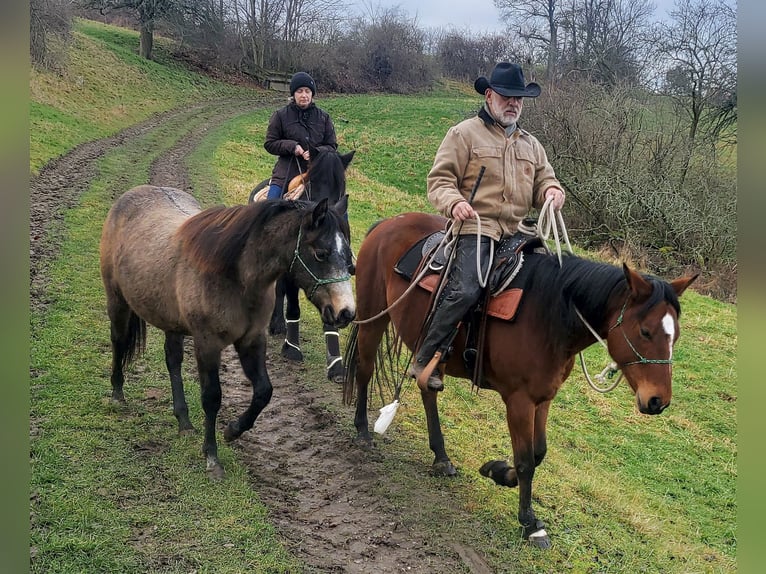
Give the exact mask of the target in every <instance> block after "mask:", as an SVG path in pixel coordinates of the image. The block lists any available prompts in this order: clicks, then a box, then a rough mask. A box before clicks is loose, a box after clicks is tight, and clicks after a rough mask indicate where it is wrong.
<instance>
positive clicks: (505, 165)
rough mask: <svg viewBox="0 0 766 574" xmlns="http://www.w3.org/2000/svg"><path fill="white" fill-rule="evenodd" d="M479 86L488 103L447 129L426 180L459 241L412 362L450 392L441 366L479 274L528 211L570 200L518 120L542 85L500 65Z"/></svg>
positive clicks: (427, 384)
mask: <svg viewBox="0 0 766 574" xmlns="http://www.w3.org/2000/svg"><path fill="white" fill-rule="evenodd" d="M474 88H475V89H476V91H477V92H479V93H480V94H483V95H484V106H483V107H482V108H481V109H480V110H479V113H478V115H477V116H475V117H473V118H470V119H467V120H464V121H462V122H460V123H459V124H457V125H455V126H453V127H452V128H450V129H449V131H448V132H447V134H446V136H445V137H444V140H443V141H442V143H441V145H440V146H439V149H438V150H437V152H436V156H435V158H434V163H433V167H432V168H431V171H430V173H429V174H428V179H427V187H428V200H429V201H430V202H431V203H432V204H433V206H434V207H435V208H436V209H437V210H438V211H439V213H441V214H442V215H444V216H445V217H448V218H450V219H451V220H452V233H454V234H456V235H457V236H458V238H459V240H458V241H456V242H455V243H454V253H453V255H452V262H451V265H450V267H449V268H448V269H447V270H446V271H445V273H446V282H445V284H444V286H443V288H442V289H441V290H440V292H439V293H438V294H437V300H436V301H434V310H433V312H432V314H431V317H430V323H429V324H428V325H427V326H426V330H425V332H424V334H423V340H422V343H421V344H420V345H419V347H418V351H417V353H416V355H415V359H414V360H413V363H412V365H411V367H410V375H412V376H413V377H414V378H415V379H417V381H418V386H419V387H420V388H421V389H423V390H425V389H429V390H432V391H441V390H443V389H444V384H443V383H442V378H441V373H440V369H436V367H437V364H438V363H442V364H443V362H444V361H445V360H446V354H447V351H448V349H449V346H450V343H451V341H452V338H453V337H454V335H455V333H457V329H456V327H457V325H458V323H459V322H460V321H461V320H462V318H463V316H464V315H465V314H466V312H468V311H469V310H470V309H471V308H472V307H474V306H475V305H476V303H477V302H478V300H479V297H480V296H481V294H482V293H483V288H482V286H481V285H480V274H481V275H486V273H487V269H488V268H489V267H490V266H491V264H492V261H491V255H492V253H493V252H494V249H493V248H494V246H495V245H496V242H498V241H499V240H500V239H502V238H503V237H507V236H509V235H512V234H513V233H515V232H516V229H517V227H518V224H519V222H520V221H521V220H522V219H523V218H524V217H525V216H526V215H527V213H528V212H529V210H530V208H532V207H537V208H540V207H542V206H543V204H544V203H545V201H546V200H547V199H551V201H552V204H553V207H554V209H556V210H559V209H561V207H562V206H563V204H564V191H563V188H562V186H561V184H560V183H559V181H558V179H556V175H555V174H554V171H553V168H552V167H551V165H550V163H548V158H547V156H546V153H545V149H543V146H542V144H540V142H539V141H538V140H537V138H535V137H534V136H533V135H531V134H530V133H529V132H527V131H525V130H523V129H521V128H520V127H519V125H518V120H519V116H520V115H521V110H522V108H523V104H524V100H523V98H525V97H527V98H535V97H537V96H538V95H540V86H539V85H537V84H535V83H534V82H531V83H529V84H525V82H524V73H523V72H522V70H521V67H519V66H518V65H516V64H510V63H507V62H500V63H499V64H497V65H496V66H495V68H494V70H493V71H492V74H491V76H490V79H489V80H487V78H485V77H483V76H482V77H480V78H478V79H477V80H476V81H475V82H474ZM482 168H485V169H482ZM480 173H481V174H483V175H482V176H480ZM477 180H480V182H481V186H479V187H477V183H478V182H477ZM472 191H474V192H475V197H473V198H472V197H471V192H472ZM471 200H472V201H471ZM477 229H478V230H480V232H481V233H480V234H481V239H480V240H477V239H476V234H477ZM477 251H479V260H478V261H480V265H479V264H478V263H477ZM479 267H480V269H479Z"/></svg>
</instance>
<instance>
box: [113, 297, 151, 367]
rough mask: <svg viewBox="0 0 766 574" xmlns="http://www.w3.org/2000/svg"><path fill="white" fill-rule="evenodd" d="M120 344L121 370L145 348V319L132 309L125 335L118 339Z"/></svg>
mask: <svg viewBox="0 0 766 574" xmlns="http://www.w3.org/2000/svg"><path fill="white" fill-rule="evenodd" d="M120 346H121V347H122V349H120V351H122V352H120V353H118V356H119V357H120V358H121V359H120V363H121V365H120V366H121V367H122V368H123V370H124V369H125V368H127V366H128V365H129V364H130V363H131V362H132V361H133V359H135V358H136V357H138V356H139V355H140V354H141V353H143V352H144V349H145V348H146V321H144V320H143V319H142V318H141V317H139V316H138V315H136V313H135V312H133V311H130V316H129V317H128V330H127V333H126V334H125V337H124V338H123V339H122V340H121V341H120Z"/></svg>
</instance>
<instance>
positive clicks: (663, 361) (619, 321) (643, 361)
mask: <svg viewBox="0 0 766 574" xmlns="http://www.w3.org/2000/svg"><path fill="white" fill-rule="evenodd" d="M629 300H630V295H628V298H627V299H625V303H624V304H623V306H622V310H621V311H620V316H619V317H617V321H616V322H615V324H614V325H612V326H611V327H609V330H610V331H611V330H612V329H614V328H615V327H621V326H622V319H623V316H624V315H625V309H626V308H627V306H628V301H629ZM620 331H621V332H622V336H623V337H624V338H625V342H626V343H627V344H628V347H630V349H631V350H632V351H633V352H634V353H635V355H636V357H638V360H637V361H631V362H629V363H623V364H622V365H621V367H620V368H622V367H627V366H628V365H647V364H651V365H672V364H673V359H647V358H646V357H644V356H643V355H642V354H641V353H639V352H638V349H636V348H635V347H634V346H633V343H631V342H630V339H628V336H627V335H626V334H625V329H623V328H621V329H620Z"/></svg>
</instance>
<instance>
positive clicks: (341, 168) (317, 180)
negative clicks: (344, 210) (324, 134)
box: [308, 147, 356, 203]
mask: <svg viewBox="0 0 766 574" xmlns="http://www.w3.org/2000/svg"><path fill="white" fill-rule="evenodd" d="M354 153H356V152H355V150H352V151H350V152H349V153H347V154H340V153H338V152H337V151H335V150H331V149H326V148H324V149H321V150H320V149H317V148H315V147H310V148H309V155H310V156H311V160H310V161H309V166H308V181H309V193H308V196H309V197H308V198H309V199H311V200H312V201H319V200H321V199H325V198H327V199H329V200H330V201H331V202H332V203H335V202H337V201H338V200H339V199H340V198H341V197H343V195H345V193H346V168H347V167H348V165H349V164H350V163H351V160H352V159H353V158H354Z"/></svg>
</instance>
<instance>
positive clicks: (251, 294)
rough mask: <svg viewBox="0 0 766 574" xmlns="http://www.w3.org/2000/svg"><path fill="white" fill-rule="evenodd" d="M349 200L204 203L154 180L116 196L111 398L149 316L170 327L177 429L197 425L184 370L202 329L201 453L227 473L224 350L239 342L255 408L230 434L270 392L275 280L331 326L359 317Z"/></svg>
mask: <svg viewBox="0 0 766 574" xmlns="http://www.w3.org/2000/svg"><path fill="white" fill-rule="evenodd" d="M347 207H348V198H347V196H343V198H341V200H340V201H338V203H336V204H335V205H333V206H330V205H329V202H328V201H327V200H323V201H320V202H318V203H313V202H302V201H297V202H295V201H267V202H259V203H251V204H248V205H236V206H233V207H223V206H217V207H211V208H209V209H206V210H204V211H203V210H202V209H201V207H200V205H199V204H198V203H197V201H196V200H195V199H194V198H193V197H192V196H191V195H189V194H188V193H185V192H183V191H180V190H178V189H173V188H168V187H153V186H149V185H142V186H139V187H136V188H133V189H131V190H129V191H128V192H126V193H125V194H123V195H122V196H121V197H120V198H118V199H117V201H116V202H115V203H114V205H113V206H112V209H111V210H110V212H109V215H108V216H107V218H106V221H105V223H104V228H103V232H102V236H101V276H102V279H103V281H104V288H105V291H106V302H107V312H108V315H109V320H110V322H111V342H112V374H111V383H112V399H113V400H115V401H119V402H124V401H125V397H124V395H123V382H124V369H125V368H126V366H127V365H128V364H129V363H130V362H131V360H132V359H134V358H135V357H136V356H137V355H138V354H139V353H140V352H141V351H142V350H143V348H144V345H145V340H146V323H149V324H151V325H154V326H155V327H157V328H159V329H161V330H162V331H164V332H165V361H166V364H167V368H168V372H169V373H170V382H171V387H172V392H173V414H174V415H175V416H176V418H177V419H178V428H179V431H180V432H186V431H191V430H193V426H192V423H191V421H190V420H189V412H188V407H187V404H186V397H185V393H184V387H183V381H182V379H181V361H182V359H183V341H184V337H185V336H192V337H193V339H194V354H195V357H196V360H197V368H198V372H199V378H200V394H201V399H202V408H203V410H204V412H205V436H204V442H203V447H202V450H203V454H204V455H205V457H206V468H207V471H208V473H209V475H210V477H211V478H213V479H219V478H222V477H223V475H224V470H223V467H222V465H221V463H220V461H219V460H218V445H217V442H216V436H215V423H216V418H217V416H218V410H219V408H220V406H221V381H220V379H219V367H220V363H221V351H222V350H223V349H224V348H225V347H227V346H228V345H231V344H233V345H234V348H235V349H236V351H237V353H238V355H239V359H240V362H241V364H242V368H243V370H244V372H245V374H246V375H247V377H248V378H249V379H250V381H251V383H252V386H253V395H252V399H251V403H250V406H249V408H247V410H245V412H244V413H242V415H241V416H240V417H239V418H238V419H236V420H233V421H231V422H229V424H228V426H227V427H226V430H225V431H224V438H225V439H226V440H227V441H231V440H234V439H236V438H237V437H239V436H240V435H241V434H242V433H243V432H244V431H246V430H249V429H250V428H252V427H253V424H254V423H255V419H256V418H257V417H258V415H259V414H260V412H261V411H262V410H263V408H264V407H265V406H266V405H267V404H268V403H269V401H270V400H271V395H272V385H271V381H270V380H269V375H268V373H267V372H266V346H267V334H266V331H267V329H266V327H267V325H268V322H269V317H270V315H271V311H272V309H273V306H274V283H275V281H276V280H277V278H279V277H280V276H281V275H283V274H284V273H286V272H288V271H289V272H290V274H291V276H292V277H293V278H294V280H295V281H296V283H297V284H298V285H299V286H300V287H301V288H302V289H304V291H305V292H306V294H307V295H308V298H309V300H310V301H311V302H312V303H313V304H314V305H315V306H316V307H317V309H318V310H319V312H320V313H321V315H322V320H323V321H324V322H325V323H327V324H331V325H336V326H337V327H343V326H346V325H347V324H348V323H350V322H351V321H352V320H353V319H354V315H355V304H354V298H353V293H352V289H351V281H350V276H349V274H348V261H349V258H350V246H349V243H348V237H349V231H348V222H347V221H346V218H345V212H346V209H347Z"/></svg>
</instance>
